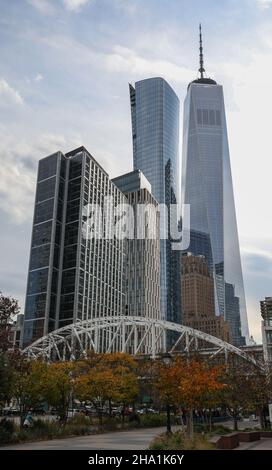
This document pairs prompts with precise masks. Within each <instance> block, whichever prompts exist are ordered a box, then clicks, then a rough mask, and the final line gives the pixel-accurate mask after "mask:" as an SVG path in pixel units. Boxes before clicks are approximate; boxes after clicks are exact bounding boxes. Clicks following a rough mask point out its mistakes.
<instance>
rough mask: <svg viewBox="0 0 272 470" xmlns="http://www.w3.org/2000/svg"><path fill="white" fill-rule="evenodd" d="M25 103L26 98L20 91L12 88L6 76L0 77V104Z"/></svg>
mask: <svg viewBox="0 0 272 470" xmlns="http://www.w3.org/2000/svg"><path fill="white" fill-rule="evenodd" d="M23 103H24V100H23V98H22V96H21V95H20V93H19V91H17V90H15V89H14V88H12V86H10V85H9V84H8V82H7V81H6V80H5V79H4V78H2V79H0V106H1V105H2V106H3V105H4V106H7V105H10V104H18V105H22V104H23Z"/></svg>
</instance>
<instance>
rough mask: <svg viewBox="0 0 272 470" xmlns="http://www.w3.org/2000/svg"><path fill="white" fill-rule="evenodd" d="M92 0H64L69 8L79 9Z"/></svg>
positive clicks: (71, 9)
mask: <svg viewBox="0 0 272 470" xmlns="http://www.w3.org/2000/svg"><path fill="white" fill-rule="evenodd" d="M89 1H90V0H63V4H64V6H65V8H67V10H70V11H78V10H80V8H82V7H84V6H85V5H87V3H89Z"/></svg>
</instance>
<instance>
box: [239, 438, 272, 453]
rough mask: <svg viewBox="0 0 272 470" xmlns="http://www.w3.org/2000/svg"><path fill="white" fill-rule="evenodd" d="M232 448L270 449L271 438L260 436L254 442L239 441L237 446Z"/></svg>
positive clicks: (271, 447) (271, 446) (271, 445)
mask: <svg viewBox="0 0 272 470" xmlns="http://www.w3.org/2000/svg"><path fill="white" fill-rule="evenodd" d="M234 450H272V439H271V438H266V437H262V438H261V439H260V440H259V441H255V442H241V443H240V445H239V447H237V449H234Z"/></svg>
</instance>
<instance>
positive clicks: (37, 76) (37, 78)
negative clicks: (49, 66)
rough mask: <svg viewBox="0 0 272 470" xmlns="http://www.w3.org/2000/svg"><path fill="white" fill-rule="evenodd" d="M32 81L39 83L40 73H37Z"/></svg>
mask: <svg viewBox="0 0 272 470" xmlns="http://www.w3.org/2000/svg"><path fill="white" fill-rule="evenodd" d="M34 80H35V82H40V81H41V80H43V75H42V74H41V73H37V74H36V76H35V78H34Z"/></svg>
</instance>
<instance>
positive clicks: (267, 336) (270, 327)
mask: <svg viewBox="0 0 272 470" xmlns="http://www.w3.org/2000/svg"><path fill="white" fill-rule="evenodd" d="M260 304H261V314H262V318H263V321H262V337H263V352H264V359H265V361H269V362H271V363H272V297H265V299H264V300H261V302H260Z"/></svg>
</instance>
